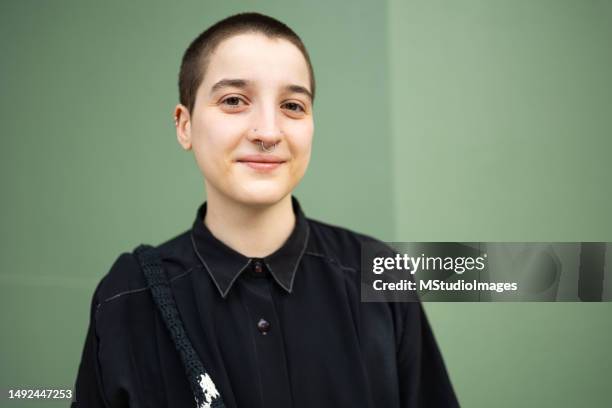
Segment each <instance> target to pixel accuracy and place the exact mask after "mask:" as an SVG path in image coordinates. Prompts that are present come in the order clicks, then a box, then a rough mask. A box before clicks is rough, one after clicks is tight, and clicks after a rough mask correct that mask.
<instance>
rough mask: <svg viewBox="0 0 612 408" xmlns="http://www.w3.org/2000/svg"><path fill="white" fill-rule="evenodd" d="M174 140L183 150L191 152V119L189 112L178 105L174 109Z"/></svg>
mask: <svg viewBox="0 0 612 408" xmlns="http://www.w3.org/2000/svg"><path fill="white" fill-rule="evenodd" d="M174 126H175V127H176V140H177V141H178V142H179V144H180V145H181V147H182V148H183V149H184V150H191V117H190V115H189V110H188V109H187V108H186V107H185V106H184V105H181V104H180V103H179V104H178V105H176V107H175V108H174Z"/></svg>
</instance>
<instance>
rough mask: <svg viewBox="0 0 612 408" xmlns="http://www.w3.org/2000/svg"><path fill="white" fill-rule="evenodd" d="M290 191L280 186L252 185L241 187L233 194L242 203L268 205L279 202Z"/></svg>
mask: <svg viewBox="0 0 612 408" xmlns="http://www.w3.org/2000/svg"><path fill="white" fill-rule="evenodd" d="M257 184H259V183H257ZM290 193H291V190H290V189H287V188H281V187H280V186H274V185H250V186H245V187H243V188H241V189H240V191H237V192H236V193H235V194H234V195H233V196H234V199H235V200H236V201H238V202H240V203H242V204H246V205H255V206H266V205H273V204H276V203H278V202H279V201H281V200H282V199H283V198H285V196H287V194H290Z"/></svg>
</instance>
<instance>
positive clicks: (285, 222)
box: [204, 190, 295, 258]
mask: <svg viewBox="0 0 612 408" xmlns="http://www.w3.org/2000/svg"><path fill="white" fill-rule="evenodd" d="M209 192H210V190H209ZM204 224H205V225H206V227H207V228H208V229H209V230H210V232H211V233H212V234H213V235H214V236H215V238H217V239H218V240H219V241H221V242H223V243H224V244H225V245H227V246H228V247H230V248H232V249H233V250H234V251H236V252H239V253H241V254H242V255H244V256H247V257H252V258H263V257H265V256H268V255H270V254H272V253H273V252H274V251H276V250H277V249H278V248H280V247H281V246H282V245H283V244H284V243H285V241H286V240H287V238H289V235H291V232H292V231H293V227H294V226H295V214H294V213H293V206H292V204H291V194H288V195H287V196H285V197H284V198H283V199H282V200H280V201H279V202H277V203H274V204H271V205H257V206H254V205H248V204H243V203H239V202H236V201H233V200H231V199H229V198H227V197H225V196H223V195H221V194H210V193H209V194H208V197H207V200H206V215H205V216H204Z"/></svg>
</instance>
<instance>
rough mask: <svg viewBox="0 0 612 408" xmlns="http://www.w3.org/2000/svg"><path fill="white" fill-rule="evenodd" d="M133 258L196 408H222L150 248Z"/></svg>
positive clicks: (153, 251)
mask: <svg viewBox="0 0 612 408" xmlns="http://www.w3.org/2000/svg"><path fill="white" fill-rule="evenodd" d="M134 254H135V255H136V258H137V259H138V261H139V263H140V266H141V268H142V270H143V272H144V275H145V278H146V279H147V283H148V285H149V288H150V289H151V294H152V295H153V300H154V301H155V304H156V305H157V308H158V310H159V312H160V314H161V316H162V319H163V320H164V323H165V324H166V327H167V329H168V331H169V332H170V336H171V337H172V341H173V342H174V345H175V347H176V349H177V350H178V352H179V354H180V355H181V360H182V361H183V366H184V367H185V372H186V374H187V378H188V379H189V385H190V386H191V390H192V391H193V394H194V397H195V401H196V404H197V405H196V406H197V408H224V407H225V404H224V403H223V400H222V398H221V394H220V393H219V392H218V391H217V388H216V386H215V384H214V383H213V381H212V378H211V377H210V375H208V373H207V372H206V370H205V369H204V365H203V364H202V362H201V361H200V358H199V357H198V355H197V353H196V351H195V350H194V348H193V346H192V344H191V341H190V340H189V337H187V333H186V332H185V327H184V326H183V321H182V320H181V316H180V314H179V312H178V310H177V308H176V304H175V302H174V296H172V290H171V289H170V283H169V282H168V277H167V276H166V273H165V271H164V268H163V265H162V263H161V259H160V257H159V254H158V252H157V251H156V250H155V248H153V247H152V246H150V245H145V244H141V245H139V246H138V247H137V248H136V249H135V250H134Z"/></svg>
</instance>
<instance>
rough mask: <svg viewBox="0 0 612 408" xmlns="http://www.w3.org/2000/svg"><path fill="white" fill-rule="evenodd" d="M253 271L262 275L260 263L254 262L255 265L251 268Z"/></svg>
mask: <svg viewBox="0 0 612 408" xmlns="http://www.w3.org/2000/svg"><path fill="white" fill-rule="evenodd" d="M253 269H254V270H255V272H257V273H262V272H263V266H262V265H261V261H255V264H254V266H253Z"/></svg>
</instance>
